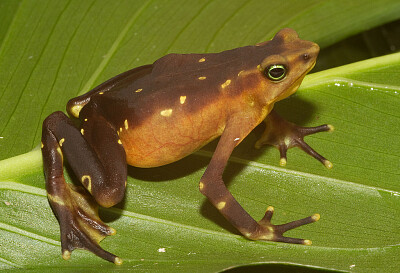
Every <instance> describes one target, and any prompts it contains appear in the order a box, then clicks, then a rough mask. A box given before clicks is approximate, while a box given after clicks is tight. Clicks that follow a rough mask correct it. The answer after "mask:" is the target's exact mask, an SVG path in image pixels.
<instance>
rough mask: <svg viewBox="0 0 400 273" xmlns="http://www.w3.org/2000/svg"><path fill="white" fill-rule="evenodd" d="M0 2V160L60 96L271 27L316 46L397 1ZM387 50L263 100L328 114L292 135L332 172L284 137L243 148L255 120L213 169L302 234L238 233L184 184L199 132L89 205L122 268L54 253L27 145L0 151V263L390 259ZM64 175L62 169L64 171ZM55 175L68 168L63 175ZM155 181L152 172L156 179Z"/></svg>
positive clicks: (345, 263) (398, 82)
mask: <svg viewBox="0 0 400 273" xmlns="http://www.w3.org/2000/svg"><path fill="white" fill-rule="evenodd" d="M346 2H347V1H284V2H283V3H281V2H279V1H270V2H265V1H260V2H257V1H243V2H242V1H230V2H229V4H227V3H226V2H224V1H221V2H218V1H209V2H205V1H198V2H192V1H168V2H167V1H44V0H43V1H21V2H16V1H4V2H2V3H1V4H0V22H1V24H0V26H1V27H0V41H1V47H0V90H1V91H0V92H1V93H0V105H1V106H2V108H1V110H0V130H1V133H0V158H2V159H4V158H8V157H11V156H15V155H17V154H20V153H22V152H27V151H29V150H30V149H32V148H34V147H36V146H38V144H39V143H40V134H41V122H42V120H43V119H44V118H45V117H46V116H47V115H48V114H50V113H51V112H53V111H55V110H60V109H64V105H65V103H66V101H67V100H68V99H69V98H71V97H74V96H76V95H77V94H79V93H83V92H86V91H88V90H89V89H90V88H92V87H93V86H95V85H96V84H99V83H101V82H102V81H104V80H106V79H107V78H109V77H111V76H113V75H115V74H117V73H119V72H122V71H125V70H127V69H129V68H131V67H135V66H138V65H141V64H145V63H150V62H152V61H154V60H155V59H157V58H158V57H161V56H163V55H165V54H166V53H168V52H216V51H219V50H224V49H228V48H233V47H237V46H241V45H246V44H253V43H256V42H259V41H262V40H265V39H268V38H270V37H272V35H273V34H274V33H275V32H276V31H277V30H279V29H280V28H282V27H286V26H289V27H292V28H294V29H296V30H297V31H298V32H299V34H300V36H301V37H302V38H304V39H309V40H313V41H316V42H318V43H319V44H320V45H321V46H322V47H324V46H327V45H330V44H332V43H334V42H337V41H339V40H341V39H342V38H344V37H347V36H349V35H351V34H354V33H357V32H360V31H362V30H364V29H367V28H369V27H373V26H375V25H380V24H382V23H385V22H388V21H391V20H394V19H398V18H399V17H400V4H399V3H398V1H374V2H372V1H370V3H365V1H351V3H346ZM399 61H400V55H399V54H394V55H389V56H385V57H381V58H375V59H371V60H368V61H363V62H359V63H355V64H352V65H348V66H343V67H339V68H336V69H331V70H325V71H322V72H319V73H315V74H313V75H310V76H308V77H306V79H305V81H304V83H303V85H302V87H301V90H299V91H298V92H297V93H296V95H294V96H292V97H290V98H288V99H286V100H285V101H282V102H281V103H279V104H277V105H276V108H277V110H278V111H279V112H280V113H281V114H282V115H283V116H285V117H287V118H288V119H289V120H291V121H294V122H296V123H298V124H301V125H310V126H312V125H319V124H321V123H331V124H333V125H334V126H335V128H336V130H335V131H334V132H333V133H320V134H318V135H315V136H310V137H308V138H307V141H308V143H309V144H310V145H311V146H313V147H314V148H315V149H316V150H317V151H319V152H321V153H322V154H323V155H324V156H326V157H327V158H329V159H330V160H331V161H332V162H333V163H334V168H333V169H332V170H326V169H325V168H324V167H323V166H322V165H320V164H319V163H318V162H316V161H315V160H314V159H312V158H310V157H309V156H308V155H306V154H304V153H303V152H302V151H298V150H295V149H293V150H291V151H290V152H289V154H288V166H287V168H281V167H278V166H279V165H278V164H277V163H278V159H279V158H278V152H277V151H276V150H275V149H270V148H263V149H261V150H255V149H253V147H252V146H253V144H254V142H255V141H256V140H257V138H258V137H259V136H260V134H261V131H262V128H261V127H260V128H257V129H256V130H255V132H254V133H252V134H251V135H250V136H249V137H248V138H246V140H245V141H244V142H243V143H242V144H241V145H240V146H239V147H238V148H237V149H236V150H235V152H234V154H233V156H232V157H231V159H230V164H229V165H228V167H227V169H226V172H225V174H224V179H225V181H226V183H227V184H228V185H229V189H230V190H231V191H232V193H233V195H234V196H235V197H236V198H237V199H238V201H239V202H240V203H241V204H242V205H243V206H244V208H245V209H246V210H247V211H248V212H249V213H250V214H251V215H252V216H254V218H255V219H259V218H261V217H262V215H263V214H264V212H265V209H266V208H267V206H268V205H273V206H274V207H275V211H276V215H275V216H274V218H273V220H274V222H275V223H278V224H279V223H284V222H287V221H290V220H295V219H298V218H300V217H305V216H308V215H310V214H312V213H316V212H317V213H320V214H321V217H322V218H321V220H320V221H319V222H317V223H314V224H312V225H308V226H305V227H302V228H299V229H296V230H293V231H290V232H288V234H287V235H288V236H292V237H301V238H307V239H311V240H313V246H311V247H307V246H300V245H289V244H280V243H272V242H252V241H248V240H246V239H244V238H243V237H242V236H240V235H238V233H237V231H235V230H234V229H233V228H232V227H231V226H230V224H229V223H228V222H226V221H225V220H224V219H223V217H222V216H220V215H219V213H218V212H217V211H216V210H215V209H214V208H213V207H212V206H211V205H210V204H209V203H208V202H207V201H206V199H205V198H204V197H203V196H202V195H201V194H200V193H199V192H198V190H197V188H198V181H199V179H200V177H201V175H202V173H203V171H204V169H205V167H206V166H207V164H208V162H209V160H210V157H211V151H213V149H214V147H215V144H216V143H215V142H214V143H211V144H210V145H208V146H207V147H205V148H204V149H202V150H201V151H199V152H197V153H195V154H194V155H192V156H189V157H188V158H186V159H184V160H181V161H179V162H177V163H174V164H171V165H168V166H164V167H160V168H155V169H138V168H133V167H131V168H129V175H130V177H129V179H128V183H129V186H128V190H127V196H126V199H125V201H124V202H123V204H120V205H119V206H117V207H116V208H112V209H108V210H102V211H101V215H102V217H103V218H104V219H106V220H107V222H108V223H109V224H110V225H111V226H112V227H114V228H116V229H117V231H118V233H117V235H115V236H112V237H110V238H107V239H105V240H104V241H103V242H102V243H101V245H102V247H104V248H105V249H107V250H109V251H111V252H113V253H115V254H117V255H119V256H120V257H122V258H123V260H124V265H122V267H116V266H114V265H113V264H110V263H107V262H105V261H102V260H101V259H99V258H97V257H96V256H94V255H93V254H91V253H88V252H86V251H79V250H77V251H74V252H73V254H72V258H71V260H70V261H67V262H66V261H63V260H62V259H61V255H60V243H59V227H58V223H57V220H56V219H55V217H54V216H53V214H52V212H51V209H50V207H49V205H48V202H47V198H46V192H45V190H44V178H43V174H42V166H41V155H40V151H38V150H35V151H32V152H30V153H27V154H23V155H20V156H15V157H12V158H9V159H6V160H3V161H1V162H0V181H1V182H0V269H5V270H11V269H18V268H21V269H31V270H34V271H38V272H44V271H54V270H57V271H66V272H67V271H68V272H70V271H76V270H77V269H82V270H83V269H89V268H90V269H92V268H96V269H99V270H107V271H110V270H113V269H115V270H134V269H137V270H141V271H146V272H148V271H151V272H154V271H155V272H163V271H167V272H170V271H182V272H183V271H187V272H193V271H196V272H210V271H219V270H223V269H227V268H230V267H233V266H241V265H248V264H258V263H266V264H268V263H274V264H276V263H282V264H291V265H302V266H307V267H315V268H325V269H333V270H347V271H349V270H357V271H359V272H379V271H384V270H385V271H387V272H390V271H391V272H395V271H396V270H397V268H398V267H399V262H398V256H399V254H400V247H399V239H400V232H399V231H400V229H399V222H400V221H399V220H400V202H399V198H400V190H399V188H400V184H399V183H398V181H399V177H400V172H399V166H400V159H399V156H398V155H399V154H400V153H399V152H400V150H399V149H400V148H399V145H397V144H398V143H399V142H400V132H399V130H400V128H399V126H398V124H399V118H400V116H399V111H398V109H399V106H400V103H399V92H400V90H399V89H400V78H399V77H398V75H399V71H400V65H399V63H400V62H399ZM68 178H69V177H68ZM68 180H69V181H71V180H70V179H68ZM167 182H168V183H167Z"/></svg>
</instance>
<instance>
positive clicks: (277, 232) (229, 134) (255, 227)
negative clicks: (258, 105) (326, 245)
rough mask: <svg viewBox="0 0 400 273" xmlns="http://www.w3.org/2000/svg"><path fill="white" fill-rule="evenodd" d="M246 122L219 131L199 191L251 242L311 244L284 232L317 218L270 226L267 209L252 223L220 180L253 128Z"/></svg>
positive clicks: (235, 123) (269, 215)
mask: <svg viewBox="0 0 400 273" xmlns="http://www.w3.org/2000/svg"><path fill="white" fill-rule="evenodd" d="M246 122H247V121H244V122H232V123H231V124H229V123H228V125H227V127H226V128H225V131H224V132H223V134H222V136H221V138H220V140H219V142H218V146H217V148H216V150H215V152H214V155H213V157H212V159H211V161H210V164H209V165H208V167H207V169H206V171H205V173H204V175H203V177H202V178H201V181H200V185H199V188H200V191H201V193H203V194H204V195H205V196H206V197H207V198H208V199H209V200H210V202H211V203H212V204H213V205H214V206H215V207H216V208H217V209H218V210H219V211H220V212H221V214H222V215H223V216H224V217H225V218H226V219H227V220H228V221H229V222H230V223H231V224H232V225H233V226H235V227H236V228H237V229H238V230H239V231H240V232H241V233H242V234H243V235H244V236H246V237H247V238H249V239H251V240H267V241H276V242H285V243H295V244H306V245H309V244H311V241H310V240H303V239H297V238H290V237H285V236H283V233H285V232H286V231H288V230H291V229H294V228H296V227H299V226H302V225H306V224H309V223H313V222H315V221H318V220H319V215H318V214H314V215H313V216H310V217H307V218H304V219H300V220H297V221H293V222H290V223H287V224H283V225H273V224H271V218H272V214H273V208H272V207H268V208H267V212H266V213H265V216H264V217H263V219H261V220H260V221H258V222H257V221H255V220H254V219H253V218H252V217H251V216H250V215H249V214H248V213H247V212H246V211H245V210H244V209H243V208H242V206H241V205H240V204H239V203H238V202H237V201H236V199H235V198H234V197H233V196H232V194H231V193H230V192H229V190H228V189H227V188H226V186H225V184H224V181H223V180H222V174H223V171H224V169H225V166H226V164H227V162H228V159H229V157H230V155H231V153H232V151H233V149H234V148H235V146H236V145H237V144H239V143H240V142H241V141H242V139H243V138H244V137H246V136H247V134H248V133H249V132H250V131H251V130H252V129H253V128H247V130H246V129H244V128H246Z"/></svg>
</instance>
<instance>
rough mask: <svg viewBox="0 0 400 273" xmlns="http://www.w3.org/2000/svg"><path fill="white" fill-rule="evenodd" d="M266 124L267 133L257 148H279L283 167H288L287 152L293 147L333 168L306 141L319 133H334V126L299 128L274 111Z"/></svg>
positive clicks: (266, 120) (258, 142)
mask: <svg viewBox="0 0 400 273" xmlns="http://www.w3.org/2000/svg"><path fill="white" fill-rule="evenodd" d="M264 122H265V124H266V128H265V131H264V133H263V135H262V136H261V138H260V139H259V140H258V141H257V142H256V144H255V147H256V148H257V149H258V148H260V147H261V146H263V145H272V146H275V147H276V148H278V150H279V152H280V156H281V159H280V165H281V166H285V165H286V161H287V157H286V152H287V150H288V149H290V148H292V147H299V148H301V149H302V150H303V151H305V152H306V153H308V154H309V155H311V156H312V157H314V158H315V159H317V160H319V161H320V162H321V163H322V164H324V165H325V167H327V168H328V169H330V168H332V163H331V162H330V161H329V160H327V159H326V158H325V157H323V156H322V155H320V154H319V153H317V152H316V151H315V150H314V149H313V148H311V147H310V146H309V145H308V144H307V143H306V142H305V141H304V137H305V136H308V135H311V134H315V133H319V132H331V131H333V126H332V125H328V124H324V125H320V126H316V127H301V126H297V125H296V124H293V123H291V122H289V121H287V120H285V119H283V118H282V117H281V116H279V115H278V114H277V113H276V112H275V111H274V110H272V111H271V113H269V115H268V116H267V118H266V119H265V120H264Z"/></svg>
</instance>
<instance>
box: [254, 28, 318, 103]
mask: <svg viewBox="0 0 400 273" xmlns="http://www.w3.org/2000/svg"><path fill="white" fill-rule="evenodd" d="M257 46H259V47H261V48H265V50H266V52H269V53H270V54H269V55H268V56H267V57H264V59H263V60H262V62H261V64H259V66H258V69H259V71H260V72H261V74H262V76H263V77H264V78H265V82H264V83H265V84H266V85H267V86H266V87H267V90H268V100H269V102H270V103H274V102H276V101H279V100H282V99H284V98H286V97H288V96H290V95H291V94H293V93H294V92H295V91H296V90H297V88H298V87H299V86H300V84H301V82H302V80H303V78H304V77H305V75H306V74H307V73H308V72H309V71H310V70H311V69H312V68H313V67H314V65H315V62H316V59H317V56H318V53H319V46H318V45H317V44H315V43H313V42H310V41H305V40H301V39H300V38H299V36H298V35H297V33H296V31H294V30H292V29H289V28H285V29H282V30H281V31H279V32H278V33H277V34H276V35H275V37H274V38H273V39H272V40H270V41H267V42H264V43H262V44H258V45H257ZM264 52H265V51H264Z"/></svg>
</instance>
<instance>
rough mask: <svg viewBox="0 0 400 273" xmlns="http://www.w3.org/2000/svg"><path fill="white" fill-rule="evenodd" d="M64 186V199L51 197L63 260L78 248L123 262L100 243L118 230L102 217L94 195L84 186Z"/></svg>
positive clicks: (113, 260) (116, 262)
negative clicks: (107, 223) (108, 224)
mask: <svg viewBox="0 0 400 273" xmlns="http://www.w3.org/2000/svg"><path fill="white" fill-rule="evenodd" d="M65 185H66V184H65ZM64 189H65V191H64V192H63V196H62V200H61V199H60V198H59V197H54V196H51V195H49V196H48V197H49V201H50V204H51V206H52V208H53V210H54V212H55V214H56V215H57V218H58V221H59V222H60V229H61V248H62V257H63V259H65V260H68V259H69V258H70V257H71V252H72V251H73V250H74V249H76V248H78V249H86V250H89V251H91V252H93V253H94V254H96V255H97V256H99V257H101V258H103V259H105V260H107V261H110V262H113V263H115V264H121V263H122V260H121V258H119V257H117V256H115V255H114V254H111V253H110V252H107V251H105V250H104V249H102V248H101V247H100V246H99V242H100V241H101V240H103V239H104V238H105V237H106V236H108V235H114V234H115V233H116V231H115V229H113V228H111V227H109V226H107V225H106V224H104V223H103V222H102V221H101V220H100V218H99V214H98V206H97V204H96V203H95V202H94V200H93V198H92V197H91V196H90V195H89V194H88V193H86V192H85V190H84V189H83V188H82V187H75V186H73V185H70V184H68V185H66V187H65V188H64Z"/></svg>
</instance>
